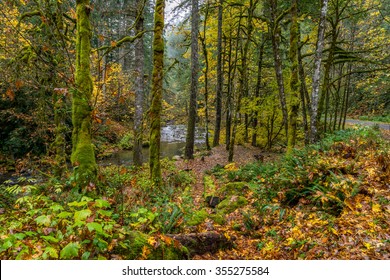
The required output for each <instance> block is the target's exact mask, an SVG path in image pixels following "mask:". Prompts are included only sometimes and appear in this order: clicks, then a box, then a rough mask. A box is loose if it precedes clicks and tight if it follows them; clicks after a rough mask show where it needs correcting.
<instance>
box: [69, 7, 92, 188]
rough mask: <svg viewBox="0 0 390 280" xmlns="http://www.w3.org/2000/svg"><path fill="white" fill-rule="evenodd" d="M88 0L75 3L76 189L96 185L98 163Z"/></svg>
mask: <svg viewBox="0 0 390 280" xmlns="http://www.w3.org/2000/svg"><path fill="white" fill-rule="evenodd" d="M89 5H90V1H89V0H77V1H76V15H77V31H76V89H75V90H74V92H73V99H72V123H73V133H72V144H73V147H72V156H71V161H72V164H73V166H74V172H73V176H74V180H75V182H76V184H77V186H79V187H86V186H88V185H91V184H92V185H93V184H94V183H95V182H96V176H97V164H96V160H95V152H94V149H93V146H92V139H91V138H92V137H91V123H92V119H91V114H92V106H91V103H90V101H91V97H92V89H93V84H92V77H91V69H90V54H91V25H90V21H89V14H90V12H91V8H90V6H89Z"/></svg>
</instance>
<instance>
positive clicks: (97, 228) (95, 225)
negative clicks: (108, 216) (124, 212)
mask: <svg viewBox="0 0 390 280" xmlns="http://www.w3.org/2000/svg"><path fill="white" fill-rule="evenodd" d="M87 227H88V230H89V231H94V230H95V231H96V232H103V228H102V225H101V224H99V223H95V222H92V223H88V224H87Z"/></svg>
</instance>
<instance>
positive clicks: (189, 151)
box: [185, 0, 199, 159]
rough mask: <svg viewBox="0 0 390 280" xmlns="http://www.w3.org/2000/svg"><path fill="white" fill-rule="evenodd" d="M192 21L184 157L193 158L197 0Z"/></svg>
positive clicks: (194, 0)
mask: <svg viewBox="0 0 390 280" xmlns="http://www.w3.org/2000/svg"><path fill="white" fill-rule="evenodd" d="M191 14H192V21H191V90H190V91H191V92H190V105H189V115H188V124H187V137H186V147H185V157H186V158H187V159H192V158H194V140H195V123H196V106H197V100H196V96H197V94H198V71H199V62H198V33H199V9H198V0H192V12H191Z"/></svg>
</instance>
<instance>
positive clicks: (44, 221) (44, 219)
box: [35, 215, 51, 226]
mask: <svg viewBox="0 0 390 280" xmlns="http://www.w3.org/2000/svg"><path fill="white" fill-rule="evenodd" d="M35 221H36V222H37V224H38V225H44V226H49V225H50V222H51V219H50V216H48V215H41V216H39V217H37V218H36V219H35Z"/></svg>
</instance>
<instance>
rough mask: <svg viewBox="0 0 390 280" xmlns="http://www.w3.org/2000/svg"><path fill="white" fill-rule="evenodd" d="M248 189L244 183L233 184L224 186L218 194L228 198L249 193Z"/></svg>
mask: <svg viewBox="0 0 390 280" xmlns="http://www.w3.org/2000/svg"><path fill="white" fill-rule="evenodd" d="M247 189H248V187H247V185H246V183H244V182H231V183H227V184H226V185H224V186H223V187H222V188H221V189H220V190H219V192H218V193H219V194H221V195H222V196H223V197H226V196H232V195H240V194H243V193H244V192H246V191H247Z"/></svg>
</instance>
